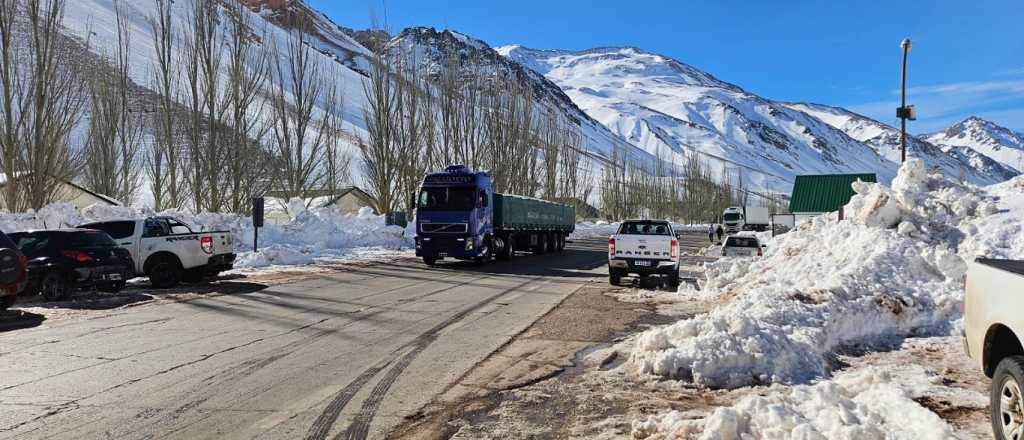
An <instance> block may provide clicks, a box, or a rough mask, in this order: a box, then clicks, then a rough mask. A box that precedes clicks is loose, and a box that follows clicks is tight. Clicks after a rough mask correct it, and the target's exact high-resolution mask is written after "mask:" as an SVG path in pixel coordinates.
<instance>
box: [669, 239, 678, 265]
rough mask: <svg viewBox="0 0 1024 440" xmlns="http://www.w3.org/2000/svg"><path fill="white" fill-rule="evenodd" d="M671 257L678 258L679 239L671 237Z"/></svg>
mask: <svg viewBox="0 0 1024 440" xmlns="http://www.w3.org/2000/svg"><path fill="white" fill-rule="evenodd" d="M671 255H672V259H673V260H679V240H676V239H672V254H671Z"/></svg>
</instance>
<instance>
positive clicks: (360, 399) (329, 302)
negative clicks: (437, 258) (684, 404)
mask: <svg viewBox="0 0 1024 440" xmlns="http://www.w3.org/2000/svg"><path fill="white" fill-rule="evenodd" d="M605 246H606V244H605V241H604V240H590V241H584V242H577V243H572V244H570V245H569V246H568V248H567V249H566V251H565V252H563V253H561V254H558V255H547V256H521V257H518V258H516V259H515V260H514V261H512V262H505V263H495V264H493V265H490V266H486V267H484V268H473V267H469V266H468V265H445V266H443V267H441V268H437V269H429V268H427V267H426V266H424V265H422V264H421V263H418V262H414V261H401V262H397V263H392V264H382V265H376V266H372V267H366V268H352V269H350V270H345V271H339V272H336V273H331V274H330V275H327V276H320V277H317V278H312V279H307V280H304V281H301V282H296V283H293V284H284V285H277V286H273V287H265V286H258V285H254V286H252V288H248V289H239V290H241V291H242V293H237V292H236V293H233V294H229V295H221V296H207V297H202V298H199V299H194V300H190V301H185V302H177V303H162V304H153V305H143V306H137V307H132V308H128V309H122V310H117V311H106V312H103V311H96V312H90V313H88V314H85V315H83V316H81V317H76V318H73V319H66V320H56V321H47V322H44V323H43V324H42V325H40V326H38V327H35V328H30V329H22V330H17V331H10V332H5V333H0V439H6V438H32V439H36V438H39V439H41V438H47V439H50V438H57V439H60V438H67V439H92V438H147V439H159V438H182V439H195V438H209V437H220V438H274V439H278V438H286V439H293V438H295V439H298V438H305V439H364V438H381V437H382V436H383V433H384V432H386V431H387V430H388V429H389V428H391V427H393V426H395V425H397V424H400V423H402V422H403V421H404V420H406V419H405V417H407V416H411V415H413V414H414V413H415V412H416V410H417V409H419V408H420V407H421V406H422V405H424V404H425V403H427V402H428V401H429V400H430V399H431V398H432V397H434V396H435V395H438V394H439V393H442V392H443V391H445V389H446V388H447V387H449V386H450V384H453V383H455V382H456V381H457V380H458V379H459V378H460V377H461V376H462V375H464V374H465V373H466V372H467V371H468V370H469V369H470V368H472V367H473V366H474V365H476V364H477V363H479V362H481V361H482V360H483V359H484V358H486V357H487V356H488V355H489V354H490V353H492V352H494V351H495V350H496V349H498V348H499V347H501V346H502V345H503V344H505V343H506V342H508V341H509V339H510V338H512V337H513V336H515V335H517V334H519V333H520V332H521V331H523V330H524V329H525V328H527V327H528V326H529V325H530V324H531V323H533V322H534V321H536V320H537V319H538V318H540V317H541V316H543V315H544V314H545V313H547V312H548V311H549V310H551V309H552V308H553V307H555V306H556V305H558V304H559V303H560V302H561V301H562V300H563V299H565V298H566V297H567V296H568V295H570V294H572V293H573V292H574V291H576V290H577V289H579V288H580V287H581V286H582V285H583V284H585V283H587V282H588V281H589V280H592V279H596V280H599V281H602V282H603V281H604V277H605V276H606V274H607V270H606V253H605Z"/></svg>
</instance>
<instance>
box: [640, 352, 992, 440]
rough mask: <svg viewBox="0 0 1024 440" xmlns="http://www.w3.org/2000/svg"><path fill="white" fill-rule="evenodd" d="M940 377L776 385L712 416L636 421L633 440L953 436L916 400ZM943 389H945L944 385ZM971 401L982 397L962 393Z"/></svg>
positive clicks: (917, 439) (881, 375) (861, 375)
mask: <svg viewBox="0 0 1024 440" xmlns="http://www.w3.org/2000/svg"><path fill="white" fill-rule="evenodd" d="M941 381H942V378H941V377H938V376H937V375H935V374H933V373H931V372H928V371H925V370H924V369H923V368H922V367H919V366H910V367H907V368H903V369H899V370H896V371H890V370H883V369H880V368H874V367H869V368H867V369H863V370H857V371H852V372H849V373H842V374H839V375H837V376H836V377H835V378H834V379H832V380H826V381H822V382H819V383H816V384H813V385H798V386H794V387H782V386H775V387H772V388H771V389H769V391H768V392H767V393H765V395H756V394H755V395H749V396H747V397H744V398H742V399H740V400H739V402H737V403H736V404H735V405H733V406H729V407H720V408H717V409H716V410H715V411H714V412H712V413H711V415H709V416H707V417H705V418H701V419H695V418H694V417H693V415H690V414H687V413H683V412H679V411H672V412H668V413H664V414H659V415H653V416H649V417H648V418H647V419H646V420H643V421H635V422H634V423H633V437H634V438H651V437H655V436H660V437H661V438H679V439H689V438H694V439H700V440H727V439H737V440H738V439H747V438H757V439H834V440H838V439H850V440H854V439H856V440H871V439H877V440H928V439H936V440H937V439H949V438H955V436H954V433H953V430H952V429H951V428H950V426H949V425H947V424H946V423H945V422H944V421H943V420H942V419H940V418H939V416H938V415H936V414H935V413H933V412H931V411H929V410H928V409H927V408H925V407H923V406H921V405H920V404H918V403H917V402H916V401H915V400H914V398H915V397H919V396H921V395H927V394H929V391H930V390H931V389H932V388H937V387H941ZM942 388H943V389H945V388H944V387H942ZM955 397H961V398H966V399H977V396H976V395H975V394H971V393H968V392H967V391H964V392H963V393H962V396H955Z"/></svg>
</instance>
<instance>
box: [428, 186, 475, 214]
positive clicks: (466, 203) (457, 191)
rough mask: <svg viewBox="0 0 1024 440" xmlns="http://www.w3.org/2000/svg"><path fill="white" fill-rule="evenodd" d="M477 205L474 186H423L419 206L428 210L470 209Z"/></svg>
mask: <svg viewBox="0 0 1024 440" xmlns="http://www.w3.org/2000/svg"><path fill="white" fill-rule="evenodd" d="M475 206H476V189H474V188H465V187H462V188H459V187H456V188H423V190H422V191H420V199H419V203H417V207H419V208H420V209H423V210H427V211H468V210H470V209H473V208H474V207H475Z"/></svg>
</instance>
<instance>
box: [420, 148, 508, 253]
mask: <svg viewBox="0 0 1024 440" xmlns="http://www.w3.org/2000/svg"><path fill="white" fill-rule="evenodd" d="M493 196H494V193H493V191H492V190H491V176H490V175H489V174H488V173H487V172H486V171H480V172H473V171H471V170H470V169H468V168H467V167H465V166H463V165H452V166H449V167H446V168H445V169H444V171H442V172H438V173H431V174H428V175H426V176H425V177H424V178H423V184H422V186H421V187H420V190H419V192H417V194H416V256H418V257H422V258H423V261H424V262H425V263H427V264H428V265H433V264H434V263H436V262H437V261H438V260H443V259H445V258H454V259H458V260H472V261H477V262H483V261H485V260H487V259H490V258H491V256H492V253H493V250H494V248H493V235H494V225H493V218H494V216H493V210H494V203H493Z"/></svg>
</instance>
